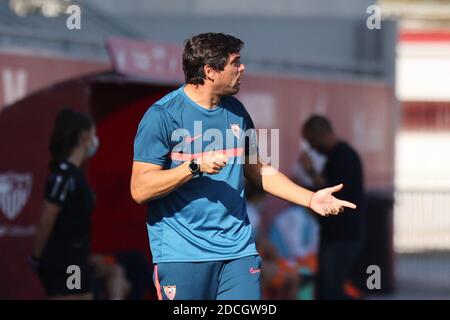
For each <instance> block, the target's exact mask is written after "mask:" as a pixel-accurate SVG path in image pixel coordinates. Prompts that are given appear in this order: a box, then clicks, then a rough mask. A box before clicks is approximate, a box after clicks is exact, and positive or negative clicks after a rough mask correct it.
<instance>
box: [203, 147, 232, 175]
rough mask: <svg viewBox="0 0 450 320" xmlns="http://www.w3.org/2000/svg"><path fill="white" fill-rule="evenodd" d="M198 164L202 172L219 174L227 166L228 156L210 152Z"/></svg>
mask: <svg viewBox="0 0 450 320" xmlns="http://www.w3.org/2000/svg"><path fill="white" fill-rule="evenodd" d="M198 162H199V164H200V171H201V172H203V173H209V174H217V173H219V172H220V170H222V169H223V167H225V165H226V164H227V156H226V155H225V154H223V153H221V152H216V151H209V152H207V153H205V154H204V155H203V157H201V158H199V159H198Z"/></svg>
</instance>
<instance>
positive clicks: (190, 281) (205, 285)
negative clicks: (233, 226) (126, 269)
mask: <svg viewBox="0 0 450 320" xmlns="http://www.w3.org/2000/svg"><path fill="white" fill-rule="evenodd" d="M154 268H155V269H154V272H153V282H154V283H155V287H156V292H157V294H158V299H159V300H259V299H261V288H260V275H261V271H260V270H261V258H260V257H259V256H258V255H254V256H248V257H244V258H239V259H234V260H225V261H208V262H164V263H158V264H155V266H154Z"/></svg>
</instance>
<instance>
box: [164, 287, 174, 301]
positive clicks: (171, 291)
mask: <svg viewBox="0 0 450 320" xmlns="http://www.w3.org/2000/svg"><path fill="white" fill-rule="evenodd" d="M163 288H164V293H165V294H166V297H167V298H168V299H169V300H173V299H174V298H175V294H176V292H177V286H163Z"/></svg>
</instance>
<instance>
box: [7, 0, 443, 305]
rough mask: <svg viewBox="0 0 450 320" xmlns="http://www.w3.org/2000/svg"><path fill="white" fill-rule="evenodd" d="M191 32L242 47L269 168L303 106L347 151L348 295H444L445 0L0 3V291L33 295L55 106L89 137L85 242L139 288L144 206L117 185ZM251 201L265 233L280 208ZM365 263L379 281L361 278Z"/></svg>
mask: <svg viewBox="0 0 450 320" xmlns="http://www.w3.org/2000/svg"><path fill="white" fill-rule="evenodd" d="M71 5H77V6H78V8H80V12H79V13H80V15H79V17H80V19H79V22H80V23H79V25H78V26H77V25H76V20H73V14H74V13H75V14H76V11H71V9H70V8H73V7H70V6H71ZM373 5H375V6H376V7H371V6H373ZM68 8H69V13H67V12H68V11H67V10H68ZM378 13H380V17H381V22H380V23H379V27H378V28H377V27H376V25H377V24H376V23H374V21H376V20H373V19H374V17H375V18H376V17H377V14H378ZM374 15H375V16H374ZM74 21H75V24H74ZM374 26H375V27H374ZM78 27H79V28H78ZM202 32H224V33H229V34H232V35H234V36H237V37H239V38H241V39H242V40H243V41H244V42H245V48H244V50H243V62H244V63H245V64H246V75H245V78H244V81H243V84H242V86H241V91H240V93H239V94H238V98H239V99H240V100H241V101H242V102H243V103H244V105H245V106H246V108H247V110H248V111H249V113H250V114H251V116H252V118H253V120H254V122H255V125H256V126H257V127H258V128H276V129H279V136H280V146H279V151H280V168H281V170H282V171H283V172H286V173H288V174H291V173H292V172H293V168H294V167H295V164H296V162H297V159H298V156H299V153H300V152H301V144H300V128H301V125H302V123H303V122H304V121H305V120H306V119H307V118H308V117H309V116H310V115H311V114H313V113H316V114H322V115H325V116H327V117H328V118H329V119H330V120H331V122H332V123H333V125H334V128H335V131H336V133H337V134H338V136H340V137H342V138H343V139H344V140H346V141H348V142H349V143H350V144H351V145H352V146H353V147H354V148H355V149H356V150H357V151H358V153H359V154H360V156H361V159H362V161H363V165H364V178H365V185H366V198H367V230H368V232H367V239H366V240H365V243H364V250H363V251H362V253H361V255H360V257H359V258H358V262H357V266H355V272H354V276H353V279H349V280H351V281H352V285H353V287H354V288H353V289H354V290H356V292H357V293H355V295H356V296H358V297H363V298H366V299H449V298H450V167H449V166H448V163H450V1H449V0H436V1H426V0H409V1H408V0H383V1H371V0H280V1H272V0H244V1H242V0H240V1H237V0H228V1H218V0H186V1H176V0H165V1H157V0H131V1H121V0H90V1H75V0H0V212H1V214H0V255H1V259H0V298H4V299H18V298H22V299H37V298H42V297H43V289H42V287H41V285H40V283H39V281H38V279H37V277H36V275H35V274H34V273H33V272H32V270H31V269H30V267H29V266H28V264H27V256H29V255H30V253H31V250H32V249H31V248H32V243H33V238H34V235H35V232H36V224H37V222H38V220H39V215H40V210H41V206H42V195H43V188H44V183H45V178H46V176H47V174H48V169H47V163H48V161H49V157H50V155H49V153H48V147H47V144H48V139H49V136H50V132H51V129H52V124H53V120H54V118H55V115H56V114H57V112H58V111H59V110H61V109H62V108H64V107H71V108H73V109H74V110H79V111H86V112H89V113H90V114H91V115H92V117H93V118H94V120H95V122H96V126H97V131H98V135H99V138H100V140H101V147H100V149H99V151H98V154H97V155H96V156H95V157H94V158H93V159H92V160H91V161H90V162H89V164H88V166H87V167H86V174H87V176H88V179H89V182H90V183H91V185H92V187H93V189H94V190H95V193H96V198H97V203H96V208H95V212H94V215H93V221H92V223H93V224H92V251H93V253H96V254H99V255H104V256H108V257H110V256H113V257H114V259H113V261H115V262H116V263H119V264H121V265H122V267H123V268H124V269H125V271H126V275H127V277H128V278H129V281H130V282H131V283H133V284H134V289H135V295H134V296H131V297H130V296H129V297H128V298H135V299H154V298H155V294H154V289H153V284H152V281H151V274H148V275H147V274H146V272H150V273H151V267H150V262H149V261H150V252H149V246H148V240H147V230H146V226H145V216H146V213H145V212H146V208H145V207H144V206H139V205H137V204H135V203H134V202H133V201H132V199H131V196H130V194H129V179H130V172H131V163H132V143H133V139H134V135H135V133H136V129H137V124H138V122H139V120H140V118H141V117H142V115H143V114H144V112H145V111H146V109H147V108H148V107H149V106H150V105H151V104H152V103H153V102H155V101H156V100H158V99H159V98H160V97H162V96H163V95H165V94H166V93H168V92H170V91H171V90H173V89H174V88H177V87H178V86H180V85H181V84H182V83H183V80H184V79H183V74H182V69H181V58H180V55H181V51H182V45H183V41H184V40H185V39H187V38H189V37H191V36H192V35H195V34H197V33H202ZM264 204H265V205H264V206H263V209H262V210H261V211H263V212H261V216H262V225H263V226H265V228H266V229H267V228H268V229H270V226H271V224H272V221H273V219H274V218H275V217H276V216H277V214H278V213H279V212H280V211H282V210H283V209H285V208H286V207H287V206H288V204H287V203H285V202H283V201H280V200H277V199H274V198H272V197H267V198H265V199H264ZM136 265H138V266H141V267H142V266H144V267H143V269H136V268H138V267H136ZM369 265H377V266H379V267H380V270H381V289H377V290H370V289H368V288H367V286H366V279H367V277H368V276H369V274H367V272H366V268H367V266H369ZM147 266H148V268H147ZM133 267H135V268H134V269H133ZM280 268H282V266H280ZM133 270H134V271H133ZM136 270H144V271H142V274H143V276H142V277H140V278H139V277H138V278H137V279H131V278H132V277H133V276H132V275H133V274H135V273H136ZM306 278H307V277H306V276H305V275H303V279H306ZM300 282H302V280H301V281H300ZM139 283H140V285H138V284H139ZM305 283H306V282H305V281H303V284H304V285H305ZM137 287H139V288H137ZM298 290H299V294H298V297H299V298H301V297H304V298H305V299H306V298H308V297H309V298H311V295H309V296H308V294H306V293H305V291H302V292H300V291H301V290H300V289H298ZM301 293H302V294H304V295H303V296H302V294H301ZM267 297H268V298H274V297H271V296H270V294H269V295H268V296H267Z"/></svg>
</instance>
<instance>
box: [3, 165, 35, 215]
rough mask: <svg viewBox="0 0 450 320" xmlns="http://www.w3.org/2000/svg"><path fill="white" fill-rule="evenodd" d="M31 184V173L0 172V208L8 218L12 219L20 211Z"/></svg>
mask: <svg viewBox="0 0 450 320" xmlns="http://www.w3.org/2000/svg"><path fill="white" fill-rule="evenodd" d="M32 186H33V176H32V175H31V173H15V172H7V173H4V174H0V210H1V211H2V212H3V214H4V215H5V216H6V217H7V218H8V219H9V220H14V219H15V218H16V217H17V216H18V215H19V213H20V212H21V211H22V209H23V207H24V206H25V204H26V203H27V201H28V199H29V197H30V194H31V188H32Z"/></svg>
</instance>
